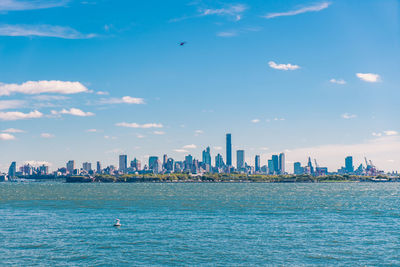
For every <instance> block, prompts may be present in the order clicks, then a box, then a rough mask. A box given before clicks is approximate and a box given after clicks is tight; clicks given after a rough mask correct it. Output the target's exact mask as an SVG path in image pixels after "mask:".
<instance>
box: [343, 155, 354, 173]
mask: <svg viewBox="0 0 400 267" xmlns="http://www.w3.org/2000/svg"><path fill="white" fill-rule="evenodd" d="M345 168H346V172H347V173H353V172H354V166H353V157H352V156H348V157H346V159H345Z"/></svg>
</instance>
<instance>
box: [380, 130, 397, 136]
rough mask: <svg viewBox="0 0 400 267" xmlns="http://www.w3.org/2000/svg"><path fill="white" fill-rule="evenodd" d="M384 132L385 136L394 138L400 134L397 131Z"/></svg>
mask: <svg viewBox="0 0 400 267" xmlns="http://www.w3.org/2000/svg"><path fill="white" fill-rule="evenodd" d="M383 132H384V134H386V135H388V136H393V135H398V134H399V133H398V132H397V131H393V130H390V131H383Z"/></svg>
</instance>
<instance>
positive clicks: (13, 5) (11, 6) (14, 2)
mask: <svg viewBox="0 0 400 267" xmlns="http://www.w3.org/2000/svg"><path fill="white" fill-rule="evenodd" d="M68 2H69V1H67V0H58V1H55V0H50V1H49V0H47V1H45V0H25V1H21V0H1V1H0V11H20V10H34V9H45V8H53V7H62V6H65V5H66V4H67V3H68Z"/></svg>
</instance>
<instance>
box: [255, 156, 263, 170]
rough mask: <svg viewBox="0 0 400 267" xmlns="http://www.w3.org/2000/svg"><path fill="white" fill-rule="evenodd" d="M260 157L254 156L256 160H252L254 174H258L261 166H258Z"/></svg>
mask: <svg viewBox="0 0 400 267" xmlns="http://www.w3.org/2000/svg"><path fill="white" fill-rule="evenodd" d="M260 164H261V163H260V155H256V158H255V160H254V170H255V172H260V171H261V166H260Z"/></svg>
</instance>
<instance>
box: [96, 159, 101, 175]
mask: <svg viewBox="0 0 400 267" xmlns="http://www.w3.org/2000/svg"><path fill="white" fill-rule="evenodd" d="M96 173H101V164H100V161H98V162H97V163H96Z"/></svg>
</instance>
